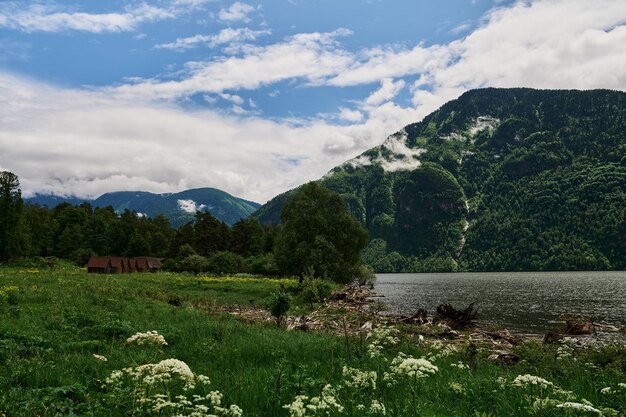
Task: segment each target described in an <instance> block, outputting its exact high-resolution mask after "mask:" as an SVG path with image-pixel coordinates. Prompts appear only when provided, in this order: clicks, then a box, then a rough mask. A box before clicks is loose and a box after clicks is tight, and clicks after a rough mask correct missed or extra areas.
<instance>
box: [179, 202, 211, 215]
mask: <svg viewBox="0 0 626 417" xmlns="http://www.w3.org/2000/svg"><path fill="white" fill-rule="evenodd" d="M177 202H178V208H179V209H180V210H181V211H184V212H185V213H193V214H195V213H196V212H197V211H202V210H203V209H205V208H206V205H205V204H197V203H196V202H195V201H193V200H178V201H177Z"/></svg>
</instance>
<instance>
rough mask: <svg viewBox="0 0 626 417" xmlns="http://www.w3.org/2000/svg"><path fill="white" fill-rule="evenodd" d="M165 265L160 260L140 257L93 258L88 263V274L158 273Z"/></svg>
mask: <svg viewBox="0 0 626 417" xmlns="http://www.w3.org/2000/svg"><path fill="white" fill-rule="evenodd" d="M162 266H163V264H162V263H161V259H159V258H151V257H148V256H140V257H137V258H126V257H121V256H92V257H91V258H89V262H87V272H89V273H99V274H129V273H131V272H156V271H158V270H160V269H161V267H162Z"/></svg>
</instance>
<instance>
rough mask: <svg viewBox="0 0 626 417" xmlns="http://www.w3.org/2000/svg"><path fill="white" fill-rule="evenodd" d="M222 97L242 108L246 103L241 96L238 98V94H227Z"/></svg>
mask: <svg viewBox="0 0 626 417" xmlns="http://www.w3.org/2000/svg"><path fill="white" fill-rule="evenodd" d="M220 97H221V98H223V99H224V100H227V101H230V102H232V103H234V104H236V105H238V106H241V105H242V104H243V103H244V101H245V100H244V99H243V98H241V97H240V96H238V95H237V94H227V93H222V94H220Z"/></svg>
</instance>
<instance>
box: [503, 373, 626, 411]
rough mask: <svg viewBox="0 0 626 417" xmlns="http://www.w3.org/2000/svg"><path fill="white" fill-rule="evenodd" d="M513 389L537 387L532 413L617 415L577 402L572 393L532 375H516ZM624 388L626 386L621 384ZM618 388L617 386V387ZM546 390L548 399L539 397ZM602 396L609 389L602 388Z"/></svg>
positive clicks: (582, 400)
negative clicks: (558, 411)
mask: <svg viewBox="0 0 626 417" xmlns="http://www.w3.org/2000/svg"><path fill="white" fill-rule="evenodd" d="M512 385H513V386H514V387H522V388H526V387H530V388H532V387H539V388H540V390H539V394H540V395H539V397H538V398H536V399H535V400H534V402H533V403H532V405H531V409H532V410H533V411H534V412H539V411H541V410H546V409H549V408H558V409H563V410H570V411H572V412H575V413H593V414H597V415H605V416H617V415H618V414H619V413H618V412H617V411H616V410H614V409H612V408H606V407H595V406H594V405H593V404H592V403H591V402H590V401H587V400H585V399H581V400H577V398H576V395H574V393H573V392H572V391H568V390H564V389H562V388H560V387H558V386H557V385H556V384H553V383H552V382H550V381H547V380H545V379H543V378H541V377H538V376H534V375H529V374H526V375H518V376H517V377H516V378H515V379H514V380H513V382H512ZM623 385H624V387H625V388H626V384H623ZM618 386H619V385H618ZM547 388H550V389H551V394H550V397H548V396H546V397H543V396H542V395H541V392H542V390H545V389H547ZM600 392H601V393H603V394H610V393H611V392H612V389H611V387H606V388H603V389H602V390H601V391H600Z"/></svg>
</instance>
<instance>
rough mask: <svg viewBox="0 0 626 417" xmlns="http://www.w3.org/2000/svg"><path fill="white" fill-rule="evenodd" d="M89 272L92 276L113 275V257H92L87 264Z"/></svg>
mask: <svg viewBox="0 0 626 417" xmlns="http://www.w3.org/2000/svg"><path fill="white" fill-rule="evenodd" d="M87 272H89V273H91V274H110V273H111V257H110V256H92V257H91V258H89V262H87Z"/></svg>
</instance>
